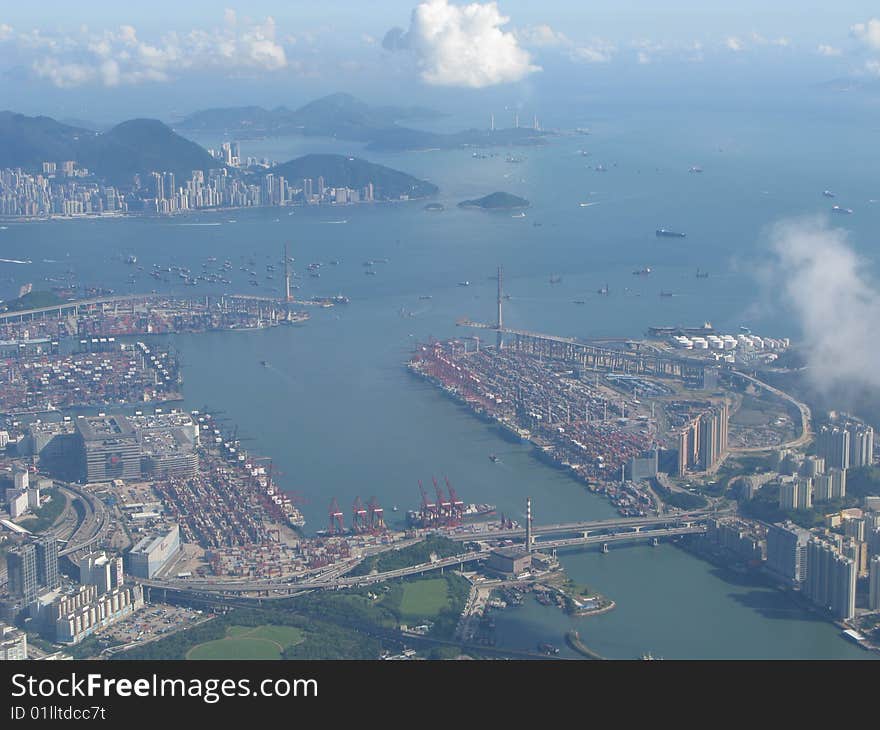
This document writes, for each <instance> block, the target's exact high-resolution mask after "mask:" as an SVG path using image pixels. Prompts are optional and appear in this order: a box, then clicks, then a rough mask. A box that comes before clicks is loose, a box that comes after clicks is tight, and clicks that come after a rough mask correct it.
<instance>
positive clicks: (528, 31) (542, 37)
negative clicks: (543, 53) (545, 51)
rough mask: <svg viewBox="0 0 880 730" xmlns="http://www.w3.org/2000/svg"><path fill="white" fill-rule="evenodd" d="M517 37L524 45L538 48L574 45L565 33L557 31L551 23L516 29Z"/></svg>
mask: <svg viewBox="0 0 880 730" xmlns="http://www.w3.org/2000/svg"><path fill="white" fill-rule="evenodd" d="M516 37H517V38H518V39H519V41H520V42H521V43H522V44H523V45H525V46H534V47H536V48H552V47H555V46H570V45H572V42H571V40H569V38H568V37H567V36H566V35H565V33H561V32H559V31H555V30H553V28H551V27H550V26H549V25H531V26H527V27H525V28H520V29H518V30H517V31H516Z"/></svg>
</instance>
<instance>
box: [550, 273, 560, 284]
mask: <svg viewBox="0 0 880 730" xmlns="http://www.w3.org/2000/svg"><path fill="white" fill-rule="evenodd" d="M561 281H562V277H561V276H559V274H554V275H553V276H551V277H550V283H551V284H558V283H559V282H561Z"/></svg>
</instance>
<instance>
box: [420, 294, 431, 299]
mask: <svg viewBox="0 0 880 730" xmlns="http://www.w3.org/2000/svg"><path fill="white" fill-rule="evenodd" d="M430 298H431V295H430V294H421V295H420V296H419V299H430Z"/></svg>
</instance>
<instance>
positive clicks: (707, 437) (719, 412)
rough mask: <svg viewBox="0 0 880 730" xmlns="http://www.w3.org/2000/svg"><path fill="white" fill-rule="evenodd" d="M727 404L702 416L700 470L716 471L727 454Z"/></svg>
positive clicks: (716, 407) (714, 408) (718, 406)
mask: <svg viewBox="0 0 880 730" xmlns="http://www.w3.org/2000/svg"><path fill="white" fill-rule="evenodd" d="M727 421H728V408H727V403H721V404H719V405H716V406H713V407H712V408H711V409H710V410H709V411H707V412H706V413H704V414H703V415H702V416H700V426H699V463H700V468H701V469H703V470H705V471H708V470H710V469H714V468H715V467H716V466H717V465H718V463H719V462H720V461H721V460H722V458H723V457H724V454H725V453H726V452H727Z"/></svg>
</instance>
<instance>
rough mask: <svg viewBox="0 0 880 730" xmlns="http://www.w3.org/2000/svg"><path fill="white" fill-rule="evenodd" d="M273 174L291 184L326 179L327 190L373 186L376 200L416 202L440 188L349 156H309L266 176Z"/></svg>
mask: <svg viewBox="0 0 880 730" xmlns="http://www.w3.org/2000/svg"><path fill="white" fill-rule="evenodd" d="M270 173H271V174H272V175H274V176H275V177H279V176H281V177H284V178H285V179H287V180H289V181H302V180H304V179H308V180H317V179H318V178H322V179H323V184H324V186H325V187H327V188H349V189H353V190H360V189H362V188H365V187H368V186H371V188H372V191H373V192H372V193H371V194H370V196H369V198H370V199H372V200H412V199H414V198H427V197H429V196H431V195H434V194H435V193H436V192H437V186H436V185H434V184H432V183H429V182H427V181H425V180H420V179H418V178H416V177H413V176H412V175H408V174H407V173H405V172H401V171H400V170H394V169H392V168H390V167H385V166H384V165H377V164H375V163H373V162H368V161H367V160H362V159H360V158H358V157H348V156H346V155H331V154H312V155H305V156H303V157H298V158H296V159H295V160H290V161H289V162H285V163H282V164H280V165H276V166H275V167H270V168H269V169H268V170H266V171H265V174H264V176H265V175H268V174H270ZM316 192H317V191H316ZM322 192H323V191H322Z"/></svg>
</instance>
